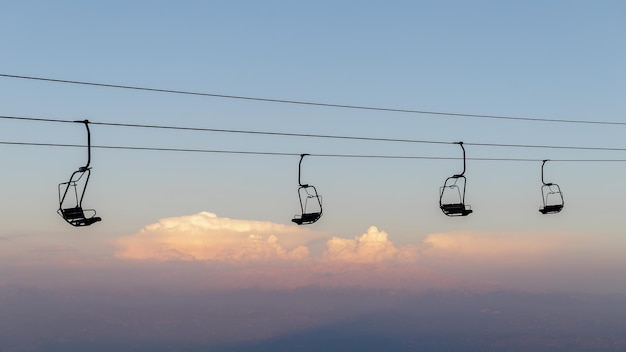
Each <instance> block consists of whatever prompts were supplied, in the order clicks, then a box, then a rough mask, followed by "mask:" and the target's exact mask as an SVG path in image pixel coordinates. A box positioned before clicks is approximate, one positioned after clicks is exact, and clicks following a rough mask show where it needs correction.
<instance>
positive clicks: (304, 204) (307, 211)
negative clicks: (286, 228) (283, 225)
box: [291, 154, 322, 225]
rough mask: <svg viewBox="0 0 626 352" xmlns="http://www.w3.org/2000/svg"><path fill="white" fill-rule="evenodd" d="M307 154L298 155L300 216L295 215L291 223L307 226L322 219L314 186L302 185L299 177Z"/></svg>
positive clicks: (318, 198)
mask: <svg viewBox="0 0 626 352" xmlns="http://www.w3.org/2000/svg"><path fill="white" fill-rule="evenodd" d="M307 155H309V154H300V163H299V164H298V184H299V185H300V187H298V198H299V199H300V211H301V214H299V215H296V216H295V217H294V218H293V219H292V220H291V221H293V222H295V223H296V224H298V225H308V224H312V223H314V222H316V221H317V220H319V219H320V217H322V196H321V195H319V194H317V189H315V186H313V185H309V184H302V181H301V180H300V176H301V174H302V159H304V157H305V156H307Z"/></svg>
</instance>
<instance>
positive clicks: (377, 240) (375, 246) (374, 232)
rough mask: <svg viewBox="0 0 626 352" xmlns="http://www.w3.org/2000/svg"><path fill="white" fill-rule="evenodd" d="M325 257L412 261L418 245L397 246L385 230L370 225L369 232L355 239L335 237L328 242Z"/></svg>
mask: <svg viewBox="0 0 626 352" xmlns="http://www.w3.org/2000/svg"><path fill="white" fill-rule="evenodd" d="M324 257H325V258H326V259H329V260H338V261H346V262H353V263H380V262H385V261H391V260H400V261H412V260H414V259H416V257H417V250H416V247H411V246H406V247H401V248H397V247H396V246H394V244H393V242H391V241H390V240H389V235H388V234H387V233H386V232H385V231H380V230H379V229H378V228H377V227H376V226H370V227H369V228H368V229H367V232H365V233H364V234H362V235H361V236H357V237H355V238H354V239H345V238H339V237H333V238H331V239H330V240H328V242H327V243H326V251H325V252H324Z"/></svg>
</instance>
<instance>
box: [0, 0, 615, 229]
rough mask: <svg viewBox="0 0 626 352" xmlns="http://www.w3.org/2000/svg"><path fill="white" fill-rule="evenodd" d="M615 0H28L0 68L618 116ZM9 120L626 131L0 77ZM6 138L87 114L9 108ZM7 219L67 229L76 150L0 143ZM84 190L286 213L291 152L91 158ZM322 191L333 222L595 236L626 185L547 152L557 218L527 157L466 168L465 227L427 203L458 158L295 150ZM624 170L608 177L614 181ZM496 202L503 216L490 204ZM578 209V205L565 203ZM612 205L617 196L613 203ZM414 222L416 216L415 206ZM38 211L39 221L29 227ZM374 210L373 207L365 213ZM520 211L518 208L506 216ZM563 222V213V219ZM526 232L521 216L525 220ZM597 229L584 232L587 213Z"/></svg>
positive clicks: (6, 21) (122, 215)
mask: <svg viewBox="0 0 626 352" xmlns="http://www.w3.org/2000/svg"><path fill="white" fill-rule="evenodd" d="M625 11H626V8H625V5H624V3H623V2H621V1H602V2H598V3H594V4H591V3H589V2H582V1H553V2H548V3H545V2H536V3H527V2H524V3H501V2H495V1H478V2H471V3H469V2H445V3H436V4H435V3H427V2H393V3H386V2H385V3H383V2H378V3H376V2H368V3H356V2H342V3H339V4H338V3H336V2H316V3H315V4H314V5H313V4H308V5H304V4H294V3H292V2H269V3H257V2H236V3H233V2H226V1H216V2H185V3H182V4H173V3H169V2H150V3H147V2H133V3H127V2H107V3H106V4H105V3H102V4H94V3H90V4H88V3H83V2H62V3H54V4H51V3H47V2H36V1H28V2H20V3H11V4H3V5H2V11H1V13H2V14H1V15H0V16H2V18H1V19H2V21H1V22H2V24H1V26H2V45H3V49H2V52H3V55H2V57H3V58H2V72H3V73H6V74H17V75H32V76H41V77H50V78H59V79H70V80H85V81H93V82H103V83H114V84H128V85H137V86H147V87H158V88H169V89H180V90H190V91H200V92H209V93H217V94H232V95H243V96H252V97H266V98H278V99H294V100H306V101H319V102H328V103H339V104H354V105H367V106H381V107H394V108H406V109H417V110H429V111H448V112H461V113H476V114H493V115H508V116H522V117H525V116H529V117H542V118H558V119H575V120H576V119H581V120H604V121H623V115H624V111H625V108H626V105H625V100H624V93H625V92H626V86H625V84H626V83H625V82H626V79H625V76H626V73H625V70H624V68H623V63H624V62H625V61H626V60H625V56H626V49H625V46H624V44H623V40H622V37H623V34H624V29H625V25H624V21H623V18H624V14H625ZM0 89H2V102H3V103H2V113H3V114H4V115H14V116H31V117H43V118H59V119H69V120H72V119H83V118H89V119H91V120H93V121H102V122H128V123H147V124H169V125H181V126H194V127H207V128H234V129H251V130H268V131H280V132H296V133H297V132H303V133H329V134H339V135H357V136H375V137H388V138H409V139H428V140H442V141H450V142H452V141H458V140H464V141H466V142H493V143H504V142H512V143H521V144H554V145H583V146H612V147H623V144H621V138H620V137H621V136H622V134H623V133H622V131H621V129H622V127H614V128H613V127H610V126H609V127H607V126H597V127H594V126H577V125H563V124H550V123H544V124H542V123H524V122H506V121H492V120H479V119H470V118H453V117H445V116H432V115H430V116H429V115H410V114H400V113H384V112H367V111H351V110H342V109H331V108H321V107H306V106H289V105H279V104H270V103H260V102H246V101H237V100H225V99H217V98H203V97H193V96H176V95H167V94H158V93H146V92H133V91H124V90H114V89H107V88H95V87H84V86H69V85H61V84H54V83H44V82H33V81H20V80H15V79H8V78H2V79H1V80H0ZM2 124H3V126H2V129H1V132H0V133H2V135H1V137H2V138H1V139H2V140H9V141H31V142H58V143H82V142H83V141H84V133H83V130H82V129H81V128H82V127H80V126H75V127H74V126H71V125H57V124H39V123H28V122H12V121H2ZM92 129H93V140H94V143H96V144H110V145H118V144H119V145H138V146H163V147H182V148H204V149H232V150H255V151H257V150H258V151H284V152H293V153H300V152H309V153H356V154H392V155H435V156H458V155H459V150H457V149H455V148H453V147H451V146H429V145H419V144H418V145H411V144H383V143H371V142H368V143H365V142H363V143H361V142H336V141H327V140H315V139H295V138H277V137H276V138H275V137H271V138H269V137H246V136H241V135H219V134H209V133H193V132H167V133H166V132H155V131H150V130H130V129H119V128H112V127H99V128H92ZM1 152H2V155H3V160H4V164H5V168H4V170H5V172H4V173H3V177H4V178H5V182H4V183H5V184H6V185H10V187H9V190H10V193H8V194H6V195H5V197H4V199H5V201H4V202H3V214H5V221H4V222H5V224H6V225H5V226H7V228H11V229H12V230H13V231H19V230H24V231H27V229H26V228H25V227H31V226H41V228H46V229H49V230H52V231H54V230H53V229H57V228H59V227H62V226H63V225H64V224H63V223H60V222H59V221H58V220H59V219H56V218H55V217H54V216H53V215H54V208H55V205H54V199H55V194H54V193H55V192H54V189H55V184H56V183H58V182H60V181H63V179H64V178H66V177H67V176H69V173H70V172H71V171H72V169H73V168H75V167H76V166H78V165H80V163H82V157H83V154H82V152H81V151H78V150H66V149H49V150H46V149H42V148H38V147H10V146H4V147H2V148H1ZM468 155H469V156H485V157H530V158H537V159H542V158H577V157H584V158H586V157H589V158H623V153H622V154H620V153H609V152H605V153H582V152H579V151H563V152H558V151H554V150H518V149H492V148H468ZM93 166H94V175H93V179H92V185H91V186H92V188H91V189H90V191H91V192H90V194H89V195H88V200H87V202H88V203H89V204H90V205H91V206H93V207H95V208H97V209H98V210H99V212H100V213H101V214H102V216H103V217H104V218H105V219H106V221H105V222H103V223H101V224H98V225H97V227H98V229H97V230H93V231H105V232H107V233H114V232H116V231H117V230H118V229H119V230H121V231H132V230H133V229H134V228H136V227H139V226H142V225H144V224H145V223H149V222H151V221H154V220H156V219H158V218H159V217H163V216H170V215H184V214H190V213H194V212H197V211H200V210H208V211H212V212H215V213H218V214H220V215H224V216H229V217H236V218H246V219H257V220H271V221H274V222H288V221H289V219H290V217H291V216H292V213H294V211H295V210H296V208H297V203H296V202H295V200H294V199H293V198H294V196H295V187H294V186H295V184H294V183H295V171H296V167H297V158H288V157H255V156H230V155H187V154H166V153H156V152H126V151H101V150H98V151H95V152H94V163H93ZM305 167H306V177H307V178H308V180H309V181H308V182H310V183H313V184H316V185H317V186H318V188H319V190H320V193H322V194H323V195H324V197H325V198H324V199H325V200H326V205H327V210H328V211H327V213H326V216H325V218H324V221H322V222H321V223H320V224H319V225H318V226H319V227H321V228H323V229H324V230H325V231H330V232H342V231H350V232H354V231H359V230H358V229H361V228H363V227H364V226H366V225H370V224H365V223H364V222H367V220H371V221H373V222H375V223H376V224H377V225H379V226H383V227H385V228H390V229H393V230H396V231H399V233H402V234H405V235H407V236H408V235H415V234H416V233H415V232H417V234H423V233H427V232H429V231H437V230H440V229H451V228H463V229H467V227H472V228H474V227H475V228H479V229H487V228H488V229H510V228H513V229H515V226H518V225H512V221H520V222H522V223H523V224H524V225H523V227H544V226H550V227H553V228H555V229H556V228H560V229H573V228H574V229H576V228H580V227H581V226H583V228H584V226H585V225H584V224H579V223H576V222H577V221H580V220H582V221H585V220H584V219H585V218H586V217H587V216H594V217H598V218H599V219H601V220H602V221H601V222H602V223H603V225H602V226H603V229H604V230H607V231H610V230H611V226H610V222H611V221H615V220H614V219H615V216H614V215H617V214H619V213H621V210H617V211H616V213H611V217H610V218H606V219H605V218H603V217H602V214H599V213H602V211H599V210H598V205H599V204H601V203H606V202H609V203H613V207H612V209H619V206H618V204H616V202H617V201H618V200H619V199H621V198H620V197H621V195H620V193H621V192H624V191H626V187H624V186H623V185H622V184H621V182H619V176H618V175H620V174H621V173H622V172H624V168H623V166H621V164H617V165H615V164H552V165H549V168H548V170H549V173H550V178H551V179H552V180H553V181H555V182H556V181H557V180H559V181H560V182H561V184H562V187H563V188H564V193H565V194H566V196H567V201H568V208H567V211H566V212H564V213H563V214H561V215H559V219H558V220H552V219H550V220H549V221H550V224H549V225H548V224H546V223H545V221H546V220H545V218H543V217H540V216H538V214H536V209H535V208H537V207H538V203H539V201H540V199H539V198H538V197H537V195H538V186H539V182H538V172H539V164H534V163H521V164H520V163H495V162H476V163H472V164H470V165H469V167H468V173H467V176H468V178H469V183H468V185H469V187H468V203H471V204H472V205H473V206H474V208H475V210H476V214H473V215H472V219H471V220H465V219H464V220H460V221H459V220H458V219H447V218H445V217H442V216H440V215H442V214H438V211H439V210H438V209H437V207H436V202H437V199H436V198H437V191H438V187H439V186H440V183H442V182H443V179H444V178H445V177H447V176H448V175H449V174H452V173H455V172H457V169H458V168H459V164H458V163H454V162H444V161H436V162H425V161H385V160H382V161H381V160H371V159H366V160H332V159H322V158H315V159H313V158H311V159H309V160H306V162H305ZM616 176H617V177H616ZM504 203H506V204H507V206H506V208H507V209H506V210H504V209H502V208H503V207H502V204H504ZM569 205H571V206H569ZM616 206H617V208H616ZM422 215H423V216H422ZM33 216H35V217H36V218H37V219H40V221H37V222H36V223H31V222H30V221H28V222H27V224H25V219H30V218H32V217H33ZM366 219H367V220H366ZM518 219H523V220H518ZM557 222H558V224H556V223H557ZM519 226H522V225H521V224H519ZM594 226H595V225H594Z"/></svg>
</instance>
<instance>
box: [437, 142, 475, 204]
mask: <svg viewBox="0 0 626 352" xmlns="http://www.w3.org/2000/svg"><path fill="white" fill-rule="evenodd" d="M458 144H459V145H460V146H461V149H462V150H463V172H461V173H460V174H456V175H453V176H450V177H448V178H447V179H446V181H445V182H444V183H443V186H442V187H441V188H440V189H439V208H440V209H441V211H443V213H444V214H445V215H447V216H467V215H469V214H471V213H472V212H473V211H472V209H471V207H470V206H469V205H466V204H465V185H466V183H467V179H466V178H465V176H464V174H465V147H463V142H458Z"/></svg>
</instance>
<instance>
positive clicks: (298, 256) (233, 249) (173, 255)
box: [115, 212, 323, 261]
mask: <svg viewBox="0 0 626 352" xmlns="http://www.w3.org/2000/svg"><path fill="white" fill-rule="evenodd" d="M320 236H323V234H319V233H315V232H312V231H310V230H306V229H302V228H299V227H297V226H295V225H282V224H275V223H271V222H266V221H251V220H238V219H229V218H222V217H218V216H217V215H216V214H213V213H209V212H201V213H199V214H195V215H190V216H181V217H173V218H167V219H162V220H160V221H159V222H157V223H155V224H151V225H148V226H146V227H144V228H143V229H142V230H141V231H139V232H138V233H136V234H134V235H131V236H129V237H124V238H120V239H118V240H116V243H115V244H116V245H117V251H116V255H117V256H118V257H120V258H126V259H154V260H161V261H167V260H179V261H190V260H221V261H263V260H278V259H280V260H289V259H293V260H302V259H305V258H307V257H308V255H309V250H308V248H307V247H306V246H305V244H306V243H307V242H308V241H310V240H312V239H315V238H318V237H320Z"/></svg>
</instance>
